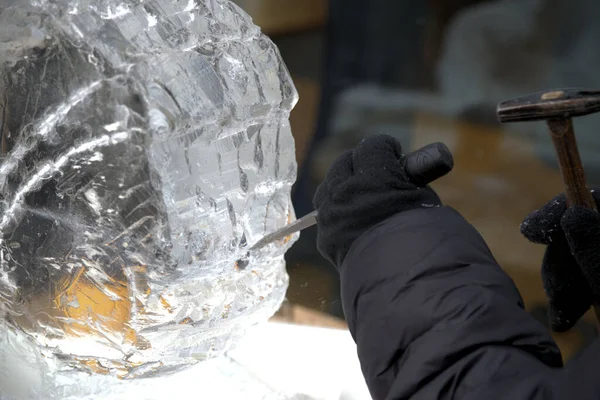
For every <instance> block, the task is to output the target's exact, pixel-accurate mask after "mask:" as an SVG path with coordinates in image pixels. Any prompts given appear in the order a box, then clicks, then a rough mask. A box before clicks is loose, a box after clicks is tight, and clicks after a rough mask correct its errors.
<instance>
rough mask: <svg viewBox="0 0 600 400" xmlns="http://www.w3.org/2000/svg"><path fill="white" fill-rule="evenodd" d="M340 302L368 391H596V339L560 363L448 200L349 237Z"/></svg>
mask: <svg viewBox="0 0 600 400" xmlns="http://www.w3.org/2000/svg"><path fill="white" fill-rule="evenodd" d="M341 280H342V301H343V306H344V312H345V314H346V319H347V321H348V324H349V328H350V332H351V333H352V336H353V338H354V340H355V341H356V344H357V348H358V356H359V359H360V362H361V368H362V371H363V374H364V376H365V379H366V381H367V385H368V386H369V389H370V391H371V394H372V396H373V398H374V399H376V400H378V399H512V400H520V399H566V398H571V397H572V398H577V399H588V398H590V399H591V398H594V399H597V398H600V379H599V378H598V376H597V372H596V371H597V370H598V367H600V345H599V344H598V342H595V343H594V344H593V345H591V346H590V347H589V348H588V349H587V350H586V351H585V353H584V354H583V355H582V356H581V357H580V358H579V359H577V360H575V361H573V362H571V363H570V364H569V365H568V366H567V367H564V368H563V366H562V360H561V355H560V352H559V350H558V348H557V346H556V344H555V343H554V341H553V340H552V337H551V336H550V334H549V332H548V331H547V330H546V329H545V328H544V327H543V326H542V325H541V324H539V323H538V322H537V321H536V320H535V319H534V318H533V317H531V316H530V315H529V314H528V313H527V312H526V311H525V310H524V307H523V300H522V298H521V296H520V294H519V292H518V290H517V288H516V287H515V285H514V283H513V282H512V280H511V279H510V278H509V277H508V275H506V273H504V271H503V270H502V269H501V268H500V267H499V266H498V264H497V262H496V261H495V260H494V257H493V256H492V254H491V252H490V250H489V248H488V247H487V245H486V243H485V242H484V240H483V238H482V237H481V236H480V235H479V233H478V232H477V231H476V230H475V229H474V228H473V227H472V226H471V225H470V224H469V223H467V222H466V221H465V220H464V219H463V218H462V217H461V216H460V215H459V214H458V213H457V212H456V211H455V210H453V209H452V208H449V207H438V208H430V209H419V210H413V211H407V212H402V213H400V214H397V215H395V216H393V217H392V218H390V219H388V220H386V221H384V222H382V223H380V224H378V225H377V226H375V227H373V228H372V229H370V230H369V231H367V232H366V233H365V234H363V235H362V236H361V237H360V238H359V239H357V240H356V241H355V242H354V244H353V245H352V247H351V249H350V251H349V253H348V255H347V256H346V258H345V261H344V264H343V266H342V269H341Z"/></svg>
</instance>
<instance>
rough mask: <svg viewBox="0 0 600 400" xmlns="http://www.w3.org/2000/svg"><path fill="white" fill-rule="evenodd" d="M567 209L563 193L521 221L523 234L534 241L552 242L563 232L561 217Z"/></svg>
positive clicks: (541, 242) (540, 242)
mask: <svg viewBox="0 0 600 400" xmlns="http://www.w3.org/2000/svg"><path fill="white" fill-rule="evenodd" d="M566 210H567V203H566V199H565V195H564V194H561V195H559V196H557V197H555V198H554V199H552V200H550V201H549V202H548V203H546V204H545V205H544V206H543V207H542V208H540V209H538V210H535V211H534V212H532V213H531V214H529V215H528V216H527V217H526V218H525V219H524V220H523V222H522V223H521V227H520V229H521V234H523V236H525V237H526V238H527V239H528V240H529V241H531V242H533V243H539V244H549V243H551V242H552V239H553V238H554V237H556V236H560V235H561V234H562V232H561V230H560V219H561V217H562V215H563V214H564V212H565V211H566Z"/></svg>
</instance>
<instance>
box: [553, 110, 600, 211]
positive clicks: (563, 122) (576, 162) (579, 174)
mask: <svg viewBox="0 0 600 400" xmlns="http://www.w3.org/2000/svg"><path fill="white" fill-rule="evenodd" d="M548 127H549V128H550V132H551V134H552V141H553V142H554V148H555V149H556V154H557V156H558V163H559V166H560V173H561V175H562V178H563V182H564V184H565V195H566V197H567V205H568V206H569V207H571V206H582V207H587V208H592V209H594V210H596V211H597V210H598V207H596V201H595V200H594V197H593V196H592V192H590V190H589V188H588V186H587V183H586V180H585V173H584V171H583V163H582V162H581V157H580V156H579V150H578V148H577V141H576V139H575V133H574V132H573V121H572V120H571V119H570V118H565V119H551V120H548Z"/></svg>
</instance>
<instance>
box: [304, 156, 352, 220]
mask: <svg viewBox="0 0 600 400" xmlns="http://www.w3.org/2000/svg"><path fill="white" fill-rule="evenodd" d="M352 174H353V167H352V150H346V151H345V152H344V153H342V155H340V156H339V157H338V158H337V159H336V160H335V161H334V162H333V163H332V164H331V166H330V167H329V170H328V171H327V174H326V176H325V180H324V181H323V182H321V184H320V185H319V187H318V188H317V191H316V193H315V196H314V198H313V206H314V207H315V208H317V209H318V208H319V206H320V205H321V204H323V202H324V201H325V200H326V199H328V198H329V196H330V195H331V192H332V191H333V190H334V189H335V188H336V186H338V185H339V184H341V183H343V182H346V181H348V180H349V179H350V178H351V177H352Z"/></svg>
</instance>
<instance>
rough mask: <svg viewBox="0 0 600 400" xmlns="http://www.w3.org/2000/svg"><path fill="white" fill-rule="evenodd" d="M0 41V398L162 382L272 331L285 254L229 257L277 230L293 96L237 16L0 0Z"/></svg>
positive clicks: (210, 0)
mask: <svg viewBox="0 0 600 400" xmlns="http://www.w3.org/2000/svg"><path fill="white" fill-rule="evenodd" d="M0 27H1V29H0V150H1V154H0V190H1V191H0V195H1V199H0V200H1V203H0V230H1V233H2V237H1V242H0V256H1V261H0V296H1V303H0V304H1V305H0V313H1V316H2V321H1V322H0V363H2V364H3V365H0V394H1V393H2V391H5V393H4V394H6V390H8V389H7V388H8V387H10V386H11V385H12V386H15V387H17V386H19V384H20V383H22V385H21V386H23V388H25V389H24V390H25V392H26V393H27V394H28V395H31V396H33V397H35V396H36V393H37V394H39V393H45V396H44V397H45V398H52V397H50V396H51V395H52V396H57V397H58V398H60V397H61V396H64V397H66V396H68V395H70V394H75V395H80V396H83V395H84V394H85V393H84V392H85V390H92V389H90V387H91V386H93V385H85V384H82V383H81V382H82V381H81V379H86V377H87V376H99V375H104V376H107V377H115V376H116V377H119V378H121V379H123V380H128V379H136V378H144V377H148V376H157V375H161V374H163V375H164V374H166V373H168V372H172V371H175V370H179V369H181V368H184V367H185V366H188V365H192V364H194V363H197V362H198V361H199V360H205V359H207V358H211V357H213V356H218V355H220V354H222V353H223V352H224V351H226V350H227V349H228V348H229V347H230V346H231V345H232V343H234V342H235V340H236V338H237V337H239V336H240V335H241V334H243V332H244V330H245V329H246V328H248V327H249V326H251V325H253V324H254V323H256V322H259V321H264V320H266V319H267V318H268V317H269V316H270V315H272V314H273V313H274V312H275V311H276V309H277V308H278V307H279V305H280V303H281V301H282V300H283V297H284V294H285V290H286V288H287V275H286V272H285V263H284V260H283V254H284V253H285V251H286V249H287V248H288V247H289V246H290V244H291V242H292V241H293V240H294V239H295V238H291V239H292V240H288V241H287V242H286V243H278V244H274V245H271V246H269V247H267V248H265V249H263V250H262V251H260V252H258V253H256V254H254V255H253V258H252V259H250V263H249V265H248V267H247V268H245V269H240V268H238V267H236V265H235V260H236V259H238V258H239V256H240V255H241V254H244V253H245V250H244V248H245V247H246V246H247V245H248V244H252V242H254V241H256V240H258V239H259V238H260V237H261V236H262V235H263V234H265V233H268V232H270V231H272V230H275V229H276V228H279V227H281V226H283V225H284V224H286V223H287V222H288V221H289V220H291V219H293V218H294V217H295V216H294V212H293V208H292V206H291V203H290V196H289V195H290V188H291V185H292V183H293V182H294V180H295V174H296V162H295V150H294V142H293V138H292V135H291V132H290V127H289V123H288V116H289V112H290V110H291V109H292V108H293V106H294V105H295V103H296V101H297V93H296V90H295V88H294V86H293V84H292V81H291V79H290V76H289V74H288V72H287V69H286V67H285V65H284V64H283V62H282V60H281V57H280V55H279V52H278V50H277V48H276V47H275V45H274V44H273V43H272V42H271V41H270V40H269V39H268V38H267V37H265V36H264V35H263V34H261V32H260V30H259V28H258V27H256V26H254V25H253V24H252V21H251V19H250V18H249V17H248V16H247V15H246V14H245V13H244V12H243V11H241V10H240V9H239V8H238V7H237V6H235V5H234V4H232V3H231V2H229V1H226V0H185V1H180V0H145V1H144V0H119V1H117V0H3V1H2V2H1V3H0ZM10 360H12V361H10ZM9 363H11V364H10V365H9ZM90 374H91V375H90ZM16 376H26V378H20V379H14V378H15V377H16ZM19 381H20V382H19ZM15 390H18V388H17V389H15Z"/></svg>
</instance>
